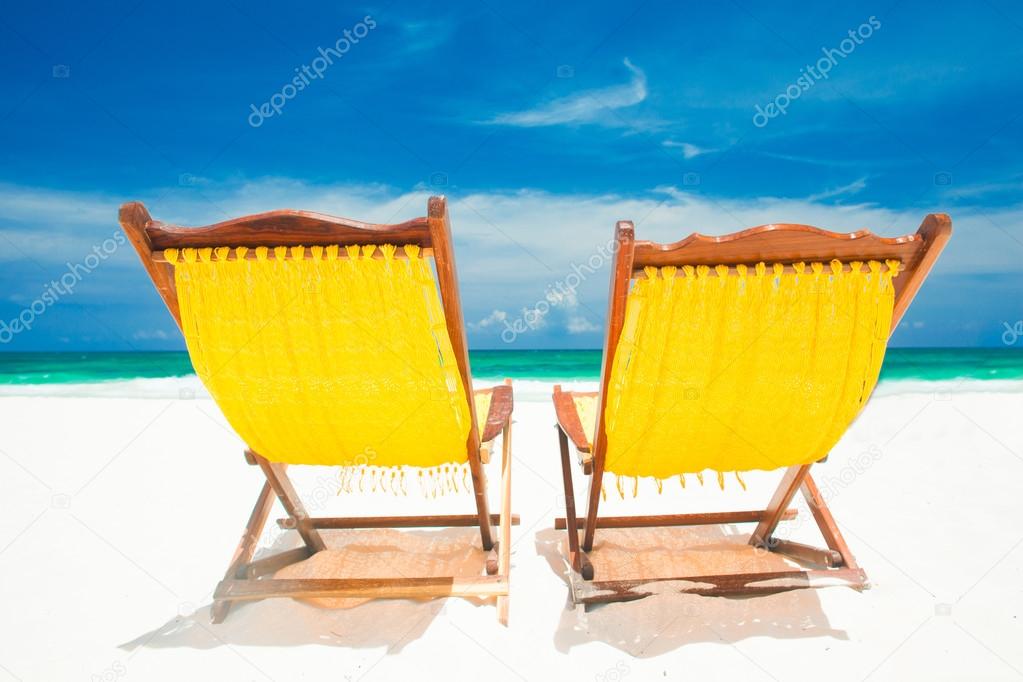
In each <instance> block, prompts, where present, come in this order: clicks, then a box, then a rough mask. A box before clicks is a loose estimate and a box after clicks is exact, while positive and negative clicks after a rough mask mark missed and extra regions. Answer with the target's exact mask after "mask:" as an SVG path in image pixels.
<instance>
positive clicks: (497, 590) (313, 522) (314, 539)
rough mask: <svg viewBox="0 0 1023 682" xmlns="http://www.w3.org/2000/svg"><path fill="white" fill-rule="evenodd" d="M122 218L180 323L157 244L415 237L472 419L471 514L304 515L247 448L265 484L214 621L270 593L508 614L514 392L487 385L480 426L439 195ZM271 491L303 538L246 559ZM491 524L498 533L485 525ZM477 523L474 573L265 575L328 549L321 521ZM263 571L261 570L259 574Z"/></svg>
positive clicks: (277, 466)
mask: <svg viewBox="0 0 1023 682" xmlns="http://www.w3.org/2000/svg"><path fill="white" fill-rule="evenodd" d="M120 222H121V226H122V227H123V229H124V232H125V234H126V235H127V237H128V239H129V240H130V241H131V243H132V245H133V246H134V247H135V250H136V251H138V254H139V257H140V258H141V259H142V264H143V265H144V266H145V268H146V271H147V272H148V273H149V276H150V278H152V280H153V284H154V285H155V286H156V288H157V290H158V291H159V292H160V296H161V297H162V298H163V301H164V303H165V304H166V305H167V308H168V309H169V310H170V313H171V315H172V316H173V317H174V320H175V321H176V322H177V324H178V327H179V328H180V327H181V314H180V311H179V309H178V296H177V291H176V289H175V284H174V270H173V266H171V265H170V264H169V263H168V262H167V261H166V259H165V257H164V249H169V248H188V247H191V248H202V247H216V246H231V247H237V246H248V247H257V246H267V247H274V246H297V245H304V246H317V245H323V246H327V245H331V244H338V245H341V246H345V245H349V244H416V245H418V246H420V247H421V248H422V249H423V250H424V251H423V253H424V254H425V255H426V256H428V257H432V258H433V260H434V265H435V267H436V270H437V280H438V286H439V289H440V297H441V302H442V306H443V309H444V316H445V319H446V322H447V329H448V335H449V336H450V338H451V346H452V349H453V351H454V355H455V360H456V362H457V363H458V372H459V375H460V377H461V381H462V384H463V386H464V388H465V394H466V396H467V399H468V403H469V405H468V407H469V413H470V415H471V427H470V431H469V436H468V439H467V440H466V451H467V455H468V460H469V468H470V472H471V474H472V485H473V490H474V492H475V501H476V513H475V514H471V515H448V516H391V517H345V518H340V517H331V518H325V517H321V518H314V517H310V516H309V515H308V514H307V513H306V510H305V508H304V507H303V505H302V502H301V499H300V498H299V496H298V494H297V492H296V491H295V488H294V486H293V485H292V483H291V481H290V480H289V478H288V476H287V473H286V465H284V464H281V463H275V462H271V461H269V460H267V459H266V458H264V457H262V456H260V455H259V454H258V453H255V452H252V451H251V450H248V451H246V453H245V457H246V460H247V461H248V462H249V463H250V464H253V465H258V466H259V467H260V469H261V470H262V472H263V474H264V475H265V476H266V483H265V484H264V485H263V489H262V491H261V492H260V493H259V496H258V497H257V499H256V504H255V507H253V509H252V513H251V515H250V516H249V521H248V523H247V524H246V526H245V532H244V534H243V535H242V538H241V540H240V542H239V544H238V547H237V549H236V550H235V553H234V556H233V558H232V559H231V563H230V565H229V567H228V569H227V572H226V573H225V575H224V579H223V580H222V581H221V582H220V584H219V585H218V586H217V589H216V591H215V592H214V596H213V600H214V601H213V608H212V612H211V615H212V620H213V622H214V623H220V622H222V621H223V620H224V619H225V618H226V617H227V614H228V611H229V610H230V608H231V604H232V603H233V602H235V601H242V600H250V601H251V600H259V599H266V598H270V597H371V598H408V599H413V598H422V597H447V596H454V597H480V598H487V597H496V598H497V607H498V617H499V619H500V620H501V621H502V622H504V623H507V619H508V591H509V569H510V560H511V554H510V553H511V525H513V524H517V523H518V522H519V520H518V518H517V517H515V516H513V515H512V513H511V426H512V408H513V397H512V387H511V381H510V380H506V381H505V383H504V385H501V386H497V387H495V388H493V389H483V391H480V392H488V391H492V392H493V396H492V398H491V403H490V409H489V412H488V415H487V421H486V424H485V426H484V430H483V433H480V432H479V429H478V427H477V421H476V406H475V402H474V401H473V399H472V396H473V395H474V393H473V388H472V377H471V375H470V372H469V354H468V345H467V343H466V337H465V327H464V324H463V318H462V304H461V299H460V297H459V292H458V277H457V273H456V271H455V259H454V251H453V247H452V239H451V224H450V220H449V219H448V211H447V202H446V200H445V198H444V197H430V200H429V203H428V214H427V216H426V217H423V218H415V219H413V220H410V221H408V222H404V223H400V224H397V225H376V224H369V223H362V222H358V221H354V220H348V219H345V218H336V217H332V216H327V215H323V214H319V213H310V212H307V211H293V210H281V211H271V212H268V213H260V214H256V215H250V216H245V217H242V218H236V219H233V220H228V221H225V222H221V223H217V224H215V225H208V226H205V227H180V226H176V225H168V224H164V223H161V222H159V221H155V220H153V219H152V218H151V217H150V215H149V212H148V211H147V210H146V208H145V206H143V205H142V204H141V203H139V202H130V203H126V204H124V205H123V206H121V210H120ZM498 434H503V438H502V459H501V513H500V515H497V514H491V513H490V511H489V505H488V502H487V479H486V473H485V471H484V469H483V464H484V463H485V462H486V461H489V449H490V444H491V443H492V441H493V440H494V439H495V438H496V437H497V435H498ZM275 497H276V499H278V500H279V501H280V502H281V505H282V506H283V507H284V510H285V511H286V512H287V518H285V519H281V520H280V521H279V522H278V523H279V524H280V525H281V526H282V527H284V528H291V529H294V530H296V531H297V532H298V534H299V535H300V536H301V538H302V542H303V546H302V547H299V548H298V549H294V550H290V551H286V552H281V553H278V554H276V555H274V556H271V557H267V558H264V559H260V560H257V561H253V555H254V554H255V551H256V545H257V543H258V541H259V538H260V536H261V535H262V532H263V528H264V526H265V525H266V522H267V519H268V517H269V515H270V510H271V507H272V505H273V500H274V498H275ZM494 524H497V525H498V533H499V537H498V538H495V537H494V532H493V528H492V526H493V525H494ZM464 526H479V529H480V541H481V543H482V546H483V549H484V550H486V551H488V552H489V554H488V555H487V559H486V575H480V576H477V577H455V576H437V577H428V578H372V577H368V578H359V579H344V580H342V579H337V580H333V579H309V580H300V579H294V580H278V579H266V578H263V576H267V575H272V574H273V573H274V572H276V571H277V570H278V569H280V568H282V567H284V566H287V565H289V564H293V563H296V562H298V561H302V560H303V559H306V558H308V557H309V556H311V555H312V554H314V553H316V552H319V551H321V550H323V549H325V548H326V544H325V543H324V541H323V538H322V537H321V535H320V533H319V530H320V529H327V528H330V529H337V528H413V527H416V528H422V527H464ZM261 578H262V579H261Z"/></svg>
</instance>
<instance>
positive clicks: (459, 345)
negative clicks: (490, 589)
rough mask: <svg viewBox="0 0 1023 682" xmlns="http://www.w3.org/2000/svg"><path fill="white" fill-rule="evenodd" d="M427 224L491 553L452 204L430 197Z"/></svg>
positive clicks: (483, 538)
mask: <svg viewBox="0 0 1023 682" xmlns="http://www.w3.org/2000/svg"><path fill="white" fill-rule="evenodd" d="M427 222H428V225H429V231H430V240H431V243H432V246H433V252H434V255H433V260H434V265H436V267H437V284H438V286H439V288H440V298H441V304H442V305H443V307H444V321H445V322H446V324H447V329H448V336H449V337H450V339H451V349H452V351H453V353H454V356H455V363H456V364H457V365H458V374H459V377H460V378H461V381H462V385H463V387H464V388H465V395H466V397H467V399H468V401H469V436H468V437H467V438H466V444H465V446H466V451H467V455H468V458H469V471H470V472H471V473H472V486H473V492H474V493H475V499H476V511H477V514H478V516H479V519H480V540H481V542H482V543H483V549H485V550H488V551H489V550H490V548H491V547H493V546H494V533H493V529H492V528H491V527H490V523H489V520H490V504H489V502H488V500H487V475H486V472H485V471H484V469H483V462H482V459H481V457H480V445H481V440H480V433H479V429H478V427H477V424H478V422H477V421H476V401H475V400H473V399H472V395H473V390H472V375H471V374H470V372H469V343H468V341H467V340H466V338H465V323H464V321H463V317H462V297H461V294H460V293H459V290H458V272H457V270H456V268H455V252H454V244H453V243H452V239H451V221H450V220H449V218H448V204H447V200H446V199H445V198H444V197H442V196H441V197H430V200H429V202H428V203H427Z"/></svg>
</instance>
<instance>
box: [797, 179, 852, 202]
mask: <svg viewBox="0 0 1023 682" xmlns="http://www.w3.org/2000/svg"><path fill="white" fill-rule="evenodd" d="M866 187H867V179H866V178H860V179H859V180H853V181H852V182H850V183H849V184H848V185H842V186H841V187H833V188H831V189H827V190H824V191H823V192H819V193H817V194H811V195H810V196H808V197H807V198H806V200H807V201H821V200H822V199H833V198H835V197H841V196H845V195H847V194H856V193H857V192H862V191H863V190H864V189H865V188H866Z"/></svg>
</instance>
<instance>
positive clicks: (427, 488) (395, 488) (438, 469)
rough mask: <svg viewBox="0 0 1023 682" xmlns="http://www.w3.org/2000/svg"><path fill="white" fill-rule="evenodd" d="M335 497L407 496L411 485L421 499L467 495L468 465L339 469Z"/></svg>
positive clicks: (365, 465)
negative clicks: (363, 495) (369, 494)
mask: <svg viewBox="0 0 1023 682" xmlns="http://www.w3.org/2000/svg"><path fill="white" fill-rule="evenodd" d="M338 483H339V485H338V491H337V494H338V495H341V494H349V495H351V494H355V493H384V494H391V495H394V496H398V495H402V496H407V495H408V492H409V487H410V486H415V485H418V487H419V491H420V492H421V493H422V495H423V497H428V498H437V497H444V496H445V495H458V494H461V493H466V492H469V491H470V490H471V489H472V483H471V481H470V480H469V462H461V463H459V464H454V463H451V464H440V465H437V466H433V467H413V466H400V467H398V466H394V467H381V466H375V465H372V464H360V465H355V466H342V467H340V472H339V473H338Z"/></svg>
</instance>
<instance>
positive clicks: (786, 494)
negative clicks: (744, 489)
mask: <svg viewBox="0 0 1023 682" xmlns="http://www.w3.org/2000/svg"><path fill="white" fill-rule="evenodd" d="M808 473H810V465H809V464H804V465H802V466H793V467H789V468H788V469H786V470H785V475H784V476H782V479H781V483H779V484H778V489H777V490H775V491H774V496H773V497H772V498H771V501H770V503H768V505H767V509H766V510H765V511H764V517H763V518H762V519H760V522H759V523H758V524H757V527H756V530H754V531H753V534H752V535H751V536H750V539H749V542H750V544H751V545H753V546H755V547H761V546H765V545H767V543H768V541H769V540H770V539H771V535H772V534H773V533H774V530H775V528H777V527H778V522H779V521H781V517H782V515H783V514H784V513H785V510H787V509H788V508H789V505H790V504H792V498H793V497H794V496H795V494H796V491H797V490H799V486H801V485H802V484H803V479H804V478H806V475H807V474H808Z"/></svg>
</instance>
